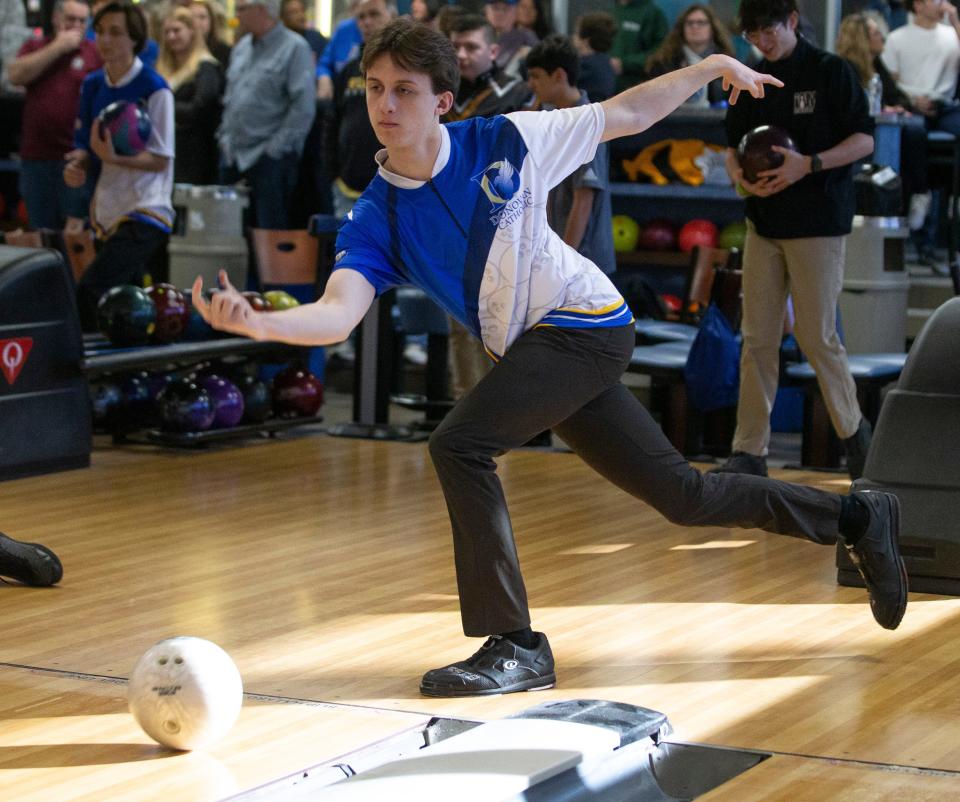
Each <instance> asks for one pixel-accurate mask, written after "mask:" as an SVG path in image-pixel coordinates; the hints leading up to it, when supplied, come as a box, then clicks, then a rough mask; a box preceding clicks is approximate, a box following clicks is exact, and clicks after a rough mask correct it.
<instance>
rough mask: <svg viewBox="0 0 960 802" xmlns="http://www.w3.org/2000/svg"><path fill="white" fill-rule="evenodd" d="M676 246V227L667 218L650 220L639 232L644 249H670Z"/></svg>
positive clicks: (641, 246) (641, 245)
mask: <svg viewBox="0 0 960 802" xmlns="http://www.w3.org/2000/svg"><path fill="white" fill-rule="evenodd" d="M676 247H677V228H676V226H675V225H674V224H673V223H671V222H670V221H669V220H659V219H658V220H651V221H650V222H649V223H647V224H646V225H644V227H643V231H642V232H641V234H640V248H641V249H642V250H644V251H672V250H675V249H676Z"/></svg>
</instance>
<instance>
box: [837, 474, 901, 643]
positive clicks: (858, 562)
mask: <svg viewBox="0 0 960 802" xmlns="http://www.w3.org/2000/svg"><path fill="white" fill-rule="evenodd" d="M851 495H852V496H854V497H855V498H856V499H857V500H858V501H860V502H861V503H862V504H863V505H864V506H865V507H866V508H867V510H868V511H869V513H870V523H869V524H867V529H866V531H865V532H864V533H863V534H862V535H861V536H860V539H859V540H857V542H856V543H854V544H853V545H852V546H851V545H849V544H847V543H845V544H844V546H845V547H846V549H847V554H848V555H849V557H850V560H851V561H852V562H853V564H854V565H855V566H857V570H858V571H859V572H860V576H862V577H863V582H864V584H865V585H866V586H867V593H868V594H869V595H870V611H871V612H872V613H873V617H874V618H875V619H876V620H877V623H878V624H879V625H880V626H882V627H884V628H885V629H896V628H897V627H898V626H899V624H900V620H901V619H902V618H903V614H904V612H905V611H906V609H907V568H906V566H905V565H904V564H903V559H902V558H901V557H900V547H899V540H900V499H898V498H897V497H896V496H895V495H893V493H882V492H880V491H877V490H860V491H856V492H854V493H852V494H851Z"/></svg>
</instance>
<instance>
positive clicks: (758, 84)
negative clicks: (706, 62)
mask: <svg viewBox="0 0 960 802" xmlns="http://www.w3.org/2000/svg"><path fill="white" fill-rule="evenodd" d="M711 58H712V57H711ZM719 58H722V59H723V71H722V72H721V77H722V78H723V91H725V92H726V91H728V90H729V92H730V96H729V97H728V98H727V102H728V103H729V104H730V105H731V106H732V105H734V104H735V103H736V102H737V98H739V97H740V93H741V92H749V93H750V96H751V97H755V98H757V99H759V98H762V97H763V93H764V87H765V86H768V85H769V86H776V87H782V86H783V81H781V80H780V79H779V78H774V77H773V76H772V75H768V74H767V73H763V72H756V71H754V70H751V69H750V68H749V67H748V66H747V65H746V64H742V63H741V62H739V61H737V60H736V59H735V58H731V57H730V56H720V57H719Z"/></svg>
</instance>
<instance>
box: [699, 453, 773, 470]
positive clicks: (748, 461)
mask: <svg viewBox="0 0 960 802" xmlns="http://www.w3.org/2000/svg"><path fill="white" fill-rule="evenodd" d="M707 473H747V474H750V475H751V476H766V475H767V458H766V457H757V456H754V455H753V454H748V453H747V452H746V451H734V452H733V453H732V454H731V455H730V456H729V457H728V458H727V461H726V462H725V463H723V465H720V466H718V467H716V468H711V469H710V470H709V471H707Z"/></svg>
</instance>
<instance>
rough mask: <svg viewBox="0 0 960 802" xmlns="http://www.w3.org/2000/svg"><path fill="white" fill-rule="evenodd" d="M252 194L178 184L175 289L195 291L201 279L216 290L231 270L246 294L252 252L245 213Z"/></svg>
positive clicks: (172, 242)
mask: <svg viewBox="0 0 960 802" xmlns="http://www.w3.org/2000/svg"><path fill="white" fill-rule="evenodd" d="M249 204H250V198H249V192H248V190H247V189H246V188H245V187H239V186H194V185H192V184H176V185H174V188H173V205H174V207H175V208H176V210H177V228H176V230H175V231H174V235H173V236H172V237H171V238H170V244H169V246H168V253H169V256H170V283H171V284H174V285H175V286H177V287H189V286H190V285H191V284H193V280H194V279H195V278H196V277H197V276H198V275H199V276H203V281H204V284H205V285H206V286H211V285H216V281H217V271H218V270H220V269H223V270H226V271H227V275H229V276H230V281H231V282H232V283H233V284H234V286H236V287H240V288H241V289H245V288H246V283H247V270H248V265H249V247H248V245H247V240H246V238H245V237H244V234H243V210H244V209H245V208H246V207H247V206H248V205H249Z"/></svg>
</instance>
